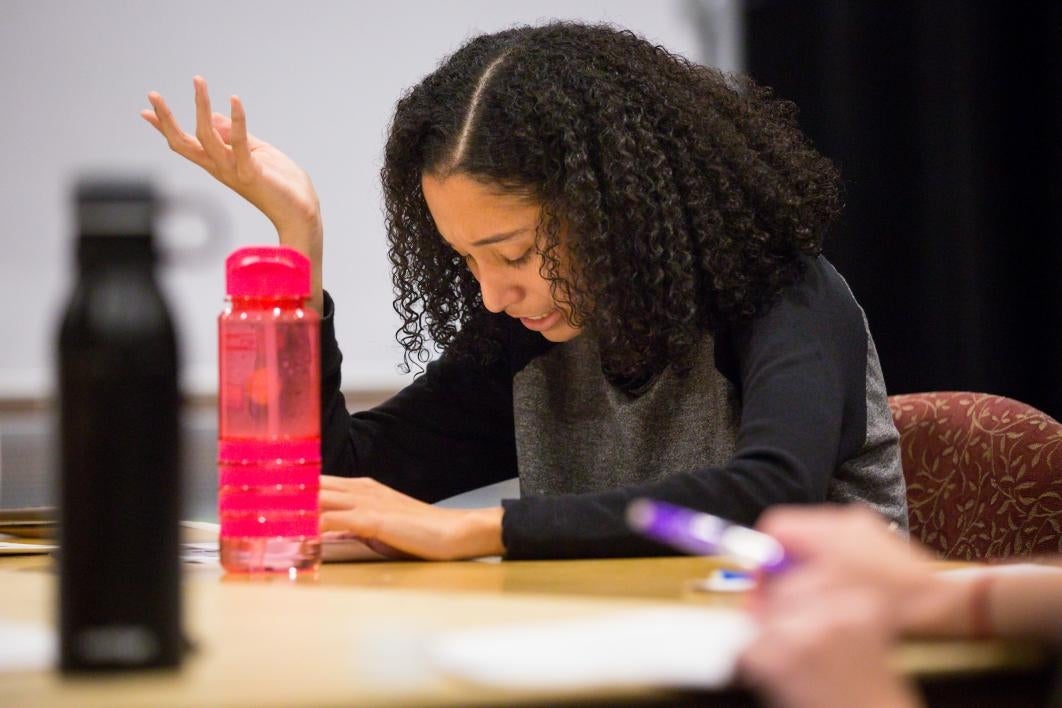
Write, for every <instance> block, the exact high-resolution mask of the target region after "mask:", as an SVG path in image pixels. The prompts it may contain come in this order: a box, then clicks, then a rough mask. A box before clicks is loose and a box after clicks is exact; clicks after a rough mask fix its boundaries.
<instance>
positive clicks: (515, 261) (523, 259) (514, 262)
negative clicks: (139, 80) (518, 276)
mask: <svg viewBox="0 0 1062 708" xmlns="http://www.w3.org/2000/svg"><path fill="white" fill-rule="evenodd" d="M534 250H535V249H533V248H529V249H527V250H526V251H524V255H522V256H520V257H519V258H506V259H505V263H506V264H507V265H510V266H512V267H514V268H518V267H520V266H522V265H524V264H525V263H527V262H528V261H529V260H531V252H532V251H534Z"/></svg>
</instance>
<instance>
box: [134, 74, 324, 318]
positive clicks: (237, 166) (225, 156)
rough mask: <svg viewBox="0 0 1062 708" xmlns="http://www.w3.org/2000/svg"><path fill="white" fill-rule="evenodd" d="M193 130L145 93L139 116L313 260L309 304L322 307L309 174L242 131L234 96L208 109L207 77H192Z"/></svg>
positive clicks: (319, 242) (317, 214) (317, 224)
mask: <svg viewBox="0 0 1062 708" xmlns="http://www.w3.org/2000/svg"><path fill="white" fill-rule="evenodd" d="M193 83H194V85H195V116H196V121H195V124H196V125H195V135H194V136H193V135H189V134H188V133H185V132H184V131H183V130H182V129H181V127H180V126H179V125H178V124H177V120H176V119H175V118H174V116H173V112H172V111H171V110H170V108H169V106H168V105H166V101H165V100H163V98H162V96H160V95H159V94H158V93H156V92H154V91H152V92H151V93H149V94H148V101H149V102H150V103H151V106H152V109H151V110H143V111H141V113H140V115H141V117H143V118H144V120H146V121H147V122H148V123H150V124H151V125H152V126H154V127H155V129H156V130H158V131H159V132H160V133H162V135H163V136H164V137H165V138H166V142H167V143H168V144H169V146H170V148H171V149H172V150H173V151H174V152H176V153H177V154H178V155H181V156H182V157H184V158H186V159H188V160H190V161H192V162H194V163H195V164H197V165H199V166H200V167H202V168H203V169H204V170H206V171H207V172H209V173H210V174H211V175H213V177H214V178H215V179H217V180H218V181H219V182H221V183H222V184H224V185H226V186H228V187H229V188H231V189H232V190H233V191H235V192H236V193H237V194H239V195H240V196H242V197H243V198H244V199H246V200H247V201H249V202H251V203H252V204H254V205H255V206H256V207H258V209H259V210H261V212H262V213H263V214H265V215H266V216H267V217H268V218H269V220H270V221H272V222H273V225H274V226H275V227H276V229H277V233H278V235H279V236H280V242H281V243H282V244H283V245H285V246H291V247H292V248H295V249H297V250H299V251H301V252H302V253H304V254H305V255H306V256H307V257H308V258H309V259H310V262H311V264H312V278H313V281H312V293H311V302H310V304H311V306H313V307H314V308H315V309H316V310H317V311H318V312H320V311H321V309H322V307H323V294H322V285H321V260H322V251H323V232H322V226H321V210H320V205H319V203H318V200H317V192H316V191H315V190H314V188H313V183H312V182H311V181H310V177H309V175H307V174H306V172H305V171H304V170H303V169H302V168H300V167H299V166H298V165H296V164H295V162H293V161H292V160H291V158H289V157H288V156H287V155H285V154H284V153H282V152H280V150H277V149H276V148H275V147H273V146H272V145H270V144H269V143H267V142H264V141H262V140H259V139H258V138H256V137H254V136H253V135H251V134H249V133H248V132H247V115H246V113H245V111H244V107H243V103H242V102H241V101H240V99H239V98H238V97H236V96H232V97H231V98H230V99H229V105H230V109H231V114H232V117H231V118H228V117H226V116H223V115H221V114H220V113H213V112H212V111H211V108H210V96H209V94H208V93H207V85H206V81H205V80H204V79H203V78H202V77H200V76H196V77H195V78H194V79H193Z"/></svg>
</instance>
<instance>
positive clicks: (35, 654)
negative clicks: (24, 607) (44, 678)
mask: <svg viewBox="0 0 1062 708" xmlns="http://www.w3.org/2000/svg"><path fill="white" fill-rule="evenodd" d="M55 657H56V641H55V632H54V631H53V630H52V629H50V628H49V627H46V626H44V625H39V624H28V623H25V622H13V621H10V620H0V674H3V673H7V672H9V671H42V670H45V669H49V668H51V667H52V666H54V665H55Z"/></svg>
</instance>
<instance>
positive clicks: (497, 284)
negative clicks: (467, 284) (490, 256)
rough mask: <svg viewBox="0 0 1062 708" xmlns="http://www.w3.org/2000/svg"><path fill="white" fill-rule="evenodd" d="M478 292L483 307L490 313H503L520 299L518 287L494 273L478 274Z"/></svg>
mask: <svg viewBox="0 0 1062 708" xmlns="http://www.w3.org/2000/svg"><path fill="white" fill-rule="evenodd" d="M479 292H480V294H481V295H482V296H483V306H484V307H486V308H487V309H488V310H490V311H491V312H504V311H505V310H506V308H508V307H509V306H510V305H513V304H515V303H517V302H519V301H520V298H521V288H520V286H519V285H518V284H516V283H514V282H512V281H511V280H510V279H508V278H505V277H504V276H501V275H499V274H496V273H489V272H482V271H481V272H480V278H479Z"/></svg>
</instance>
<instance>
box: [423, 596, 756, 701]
mask: <svg viewBox="0 0 1062 708" xmlns="http://www.w3.org/2000/svg"><path fill="white" fill-rule="evenodd" d="M756 631H757V630H756V625H755V623H754V622H753V621H752V619H751V618H750V617H749V616H748V615H746V614H745V613H743V612H739V611H737V610H727V609H716V608H660V609H650V610H632V611H630V612H624V613H617V614H612V615H608V616H604V617H593V618H587V619H578V620H567V621H552V622H534V623H531V622H528V623H523V624H511V625H502V626H493V627H488V628H480V629H474V630H461V631H454V632H448V633H445V634H442V635H440V636H438V637H436V638H435V639H434V640H433V641H431V642H430V643H429V646H428V654H429V656H430V658H431V660H432V662H433V663H434V664H435V665H436V666H437V667H438V668H439V669H441V670H442V671H443V672H444V673H447V674H449V675H452V676H455V677H458V678H462V679H466V680H470V681H473V682H476V683H481V684H488V685H493V686H503V687H508V688H525V689H551V688H558V689H561V688H564V689H571V688H580V687H586V688H590V687H595V686H661V687H676V688H677V687H685V688H717V687H721V686H725V685H726V684H728V683H729V682H730V680H731V679H732V677H733V674H734V668H735V665H736V662H737V658H738V656H739V655H740V654H741V651H742V650H743V649H744V648H745V647H746V646H747V645H748V644H749V642H750V641H752V639H753V638H754V637H755V634H756Z"/></svg>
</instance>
